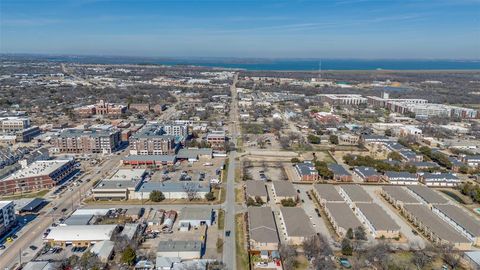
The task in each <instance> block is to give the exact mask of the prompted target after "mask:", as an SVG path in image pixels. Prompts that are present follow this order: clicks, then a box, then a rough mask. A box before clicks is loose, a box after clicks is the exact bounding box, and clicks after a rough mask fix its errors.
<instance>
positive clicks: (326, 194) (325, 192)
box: [313, 184, 345, 202]
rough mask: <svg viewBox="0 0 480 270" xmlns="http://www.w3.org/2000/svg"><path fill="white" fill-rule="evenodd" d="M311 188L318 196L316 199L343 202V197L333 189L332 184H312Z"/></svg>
mask: <svg viewBox="0 0 480 270" xmlns="http://www.w3.org/2000/svg"><path fill="white" fill-rule="evenodd" d="M313 188H314V189H315V191H316V192H317V194H318V196H320V198H318V199H323V200H326V201H327V202H345V200H344V199H343V197H342V196H340V193H338V190H337V189H335V186H334V185H331V184H315V185H313Z"/></svg>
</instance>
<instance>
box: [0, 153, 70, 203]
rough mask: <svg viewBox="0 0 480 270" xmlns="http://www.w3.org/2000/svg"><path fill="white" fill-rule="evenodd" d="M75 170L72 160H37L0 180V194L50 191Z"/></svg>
mask: <svg viewBox="0 0 480 270" xmlns="http://www.w3.org/2000/svg"><path fill="white" fill-rule="evenodd" d="M74 169H75V161H74V160H39V161H35V162H33V163H31V164H30V165H28V166H27V167H25V168H23V169H21V170H19V171H16V172H14V173H13V174H11V175H9V176H8V177H6V178H4V179H1V180H0V194H3V195H5V194H14V193H17V192H28V191H36V190H41V189H50V188H52V187H54V186H55V185H57V184H58V183H61V182H62V181H63V180H64V179H65V178H66V177H67V176H69V175H70V174H71V173H72V172H73V170H74Z"/></svg>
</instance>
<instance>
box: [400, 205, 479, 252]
mask: <svg viewBox="0 0 480 270" xmlns="http://www.w3.org/2000/svg"><path fill="white" fill-rule="evenodd" d="M405 210H406V211H407V212H409V213H411V214H412V215H413V216H415V218H416V219H417V220H419V221H420V222H421V223H422V224H424V225H425V226H426V227H428V228H429V230H430V231H432V232H433V233H434V234H435V235H436V236H437V237H439V238H441V239H443V240H445V241H448V242H451V243H470V240H468V239H467V238H466V237H465V236H463V235H461V234H460V233H459V232H457V231H456V230H455V229H454V228H453V227H452V226H450V225H449V224H448V223H446V222H445V221H443V220H442V219H441V218H440V217H439V216H437V215H436V214H434V213H433V212H432V210H430V209H429V208H428V207H427V206H426V205H424V204H407V205H405Z"/></svg>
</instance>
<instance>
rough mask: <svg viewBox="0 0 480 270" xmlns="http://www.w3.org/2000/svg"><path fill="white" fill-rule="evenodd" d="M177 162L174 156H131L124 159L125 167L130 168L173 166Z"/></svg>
mask: <svg viewBox="0 0 480 270" xmlns="http://www.w3.org/2000/svg"><path fill="white" fill-rule="evenodd" d="M176 161H177V158H176V156H174V155H129V156H126V157H125V158H123V159H122V163H123V165H130V166H154V167H157V168H158V167H163V166H172V165H174V164H175V162H176Z"/></svg>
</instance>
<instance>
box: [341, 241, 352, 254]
mask: <svg viewBox="0 0 480 270" xmlns="http://www.w3.org/2000/svg"><path fill="white" fill-rule="evenodd" d="M342 254H343V255H345V256H351V255H352V254H353V247H352V243H351V242H350V240H348V238H343V240H342Z"/></svg>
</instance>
